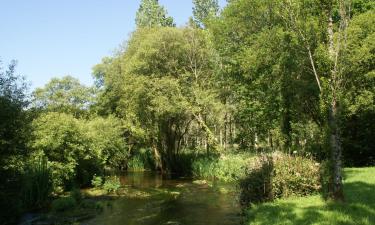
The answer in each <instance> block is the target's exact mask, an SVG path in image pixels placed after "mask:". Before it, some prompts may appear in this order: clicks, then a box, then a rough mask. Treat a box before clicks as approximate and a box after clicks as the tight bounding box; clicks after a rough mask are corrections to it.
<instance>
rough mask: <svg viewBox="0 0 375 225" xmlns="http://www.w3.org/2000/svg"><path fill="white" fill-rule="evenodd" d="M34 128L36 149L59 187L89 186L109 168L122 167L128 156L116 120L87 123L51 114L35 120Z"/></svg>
mask: <svg viewBox="0 0 375 225" xmlns="http://www.w3.org/2000/svg"><path fill="white" fill-rule="evenodd" d="M33 127H34V131H33V142H32V146H33V148H34V149H36V150H37V151H40V152H41V153H42V154H44V155H45V156H46V157H47V159H48V161H49V164H50V166H51V169H52V175H53V176H52V177H53V182H54V187H55V188H58V187H60V188H65V187H69V186H72V185H73V184H74V183H75V182H78V185H89V184H90V180H91V177H92V175H93V174H98V173H101V172H102V171H103V170H104V166H105V165H108V166H110V167H112V168H118V167H119V166H120V165H121V163H122V162H125V161H126V158H127V156H128V152H127V148H126V146H125V142H124V140H123V138H122V129H121V124H120V123H119V121H118V120H116V119H115V118H113V117H108V118H107V119H104V118H94V119H92V120H88V121H87V120H83V119H76V118H74V117H73V116H72V115H69V114H65V113H56V112H50V113H45V114H41V115H40V116H39V117H38V118H37V119H35V120H34V121H33Z"/></svg>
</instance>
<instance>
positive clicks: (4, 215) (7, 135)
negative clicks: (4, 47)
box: [0, 61, 29, 224]
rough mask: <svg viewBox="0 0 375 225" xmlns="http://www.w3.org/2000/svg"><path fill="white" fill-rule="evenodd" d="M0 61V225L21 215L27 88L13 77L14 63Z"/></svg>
mask: <svg viewBox="0 0 375 225" xmlns="http://www.w3.org/2000/svg"><path fill="white" fill-rule="evenodd" d="M1 66H2V65H1V62H0V209H1V210H0V221H1V222H0V224H8V222H9V223H15V222H16V221H14V219H16V218H17V216H18V215H17V214H18V213H20V212H19V210H20V208H19V204H20V202H18V201H19V200H20V196H19V195H20V188H21V181H20V177H21V176H20V173H21V172H22V171H21V170H22V168H23V166H24V162H25V158H26V157H27V155H28V153H29V152H28V151H27V140H28V137H29V123H28V115H27V113H26V112H25V108H26V107H27V106H28V101H27V88H28V85H27V84H26V82H25V80H24V78H22V77H21V76H18V75H17V74H16V70H15V69H16V61H12V62H11V63H10V65H9V66H8V68H6V69H3V68H2V67H1Z"/></svg>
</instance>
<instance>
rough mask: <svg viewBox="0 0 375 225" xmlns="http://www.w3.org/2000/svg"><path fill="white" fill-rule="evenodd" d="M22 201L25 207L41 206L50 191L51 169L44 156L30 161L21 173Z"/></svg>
mask: <svg viewBox="0 0 375 225" xmlns="http://www.w3.org/2000/svg"><path fill="white" fill-rule="evenodd" d="M22 189H23V191H22V193H23V202H24V205H25V206H26V207H27V208H34V207H37V208H38V207H42V206H43V204H44V203H46V202H47V200H48V197H49V195H50V194H51V192H52V189H53V186H52V178H51V170H50V168H49V167H48V165H47V160H46V159H45V158H40V159H39V160H37V161H36V162H31V163H29V165H28V166H27V168H26V171H25V174H24V175H23V187H22Z"/></svg>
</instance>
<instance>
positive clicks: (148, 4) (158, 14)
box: [135, 0, 175, 28]
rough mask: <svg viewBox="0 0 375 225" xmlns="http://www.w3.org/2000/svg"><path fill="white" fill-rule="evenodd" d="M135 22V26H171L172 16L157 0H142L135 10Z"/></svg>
mask: <svg viewBox="0 0 375 225" xmlns="http://www.w3.org/2000/svg"><path fill="white" fill-rule="evenodd" d="M135 23H136V24H137V27H140V28H142V27H158V26H162V27H173V26H175V24H174V22H173V18H172V17H170V16H167V11H166V10H165V9H164V7H163V6H161V5H159V2H158V0H142V1H141V5H140V6H139V9H138V11H137V15H136V19H135Z"/></svg>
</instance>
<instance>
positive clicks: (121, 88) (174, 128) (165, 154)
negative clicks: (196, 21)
mask: <svg viewBox="0 0 375 225" xmlns="http://www.w3.org/2000/svg"><path fill="white" fill-rule="evenodd" d="M214 56H215V54H214V51H213V49H212V47H211V46H210V42H209V39H208V37H207V35H206V33H204V31H201V30H195V29H191V28H183V29H177V28H151V29H139V30H137V31H135V32H134V33H133V35H132V37H131V39H130V40H129V42H128V45H127V47H126V49H124V51H123V52H121V53H119V55H118V56H117V57H115V58H114V59H113V60H112V61H111V63H110V64H106V65H102V66H103V67H104V68H105V69H102V71H104V72H105V75H104V81H105V82H104V84H105V91H104V92H103V98H104V99H107V102H108V103H110V104H109V105H107V106H106V105H103V108H111V109H113V111H112V113H116V115H118V116H119V117H120V118H121V120H122V123H123V124H124V127H125V130H126V134H127V135H126V139H128V140H129V142H131V143H136V146H137V147H143V146H146V147H148V148H152V149H153V151H154V154H155V157H157V156H156V155H157V154H158V155H159V156H160V158H161V159H158V160H155V161H157V164H163V166H162V167H163V169H165V170H168V171H170V172H176V173H179V172H180V171H182V170H180V169H179V167H178V163H177V161H176V160H179V159H181V157H182V156H181V157H179V153H181V152H182V149H183V148H187V149H188V148H189V147H190V148H189V149H193V148H194V147H195V146H194V145H195V143H194V142H193V140H194V139H193V138H194V137H195V135H196V136H199V138H200V139H203V138H205V137H204V135H205V134H207V135H208V142H209V143H208V144H210V145H211V147H212V149H215V145H217V141H216V139H215V137H214V135H213V134H212V131H211V129H212V127H209V126H208V125H211V124H209V123H214V121H216V120H218V119H216V118H215V117H214V115H220V114H221V108H220V106H221V103H220V100H219V99H218V98H217V97H218V94H217V93H216V92H215V89H214V88H213V82H214V79H215V73H214V65H215V58H214ZM186 136H190V137H191V139H190V140H191V141H190V142H189V143H187V144H185V143H184V142H183V139H184V138H185V137H186ZM205 139H206V138H205ZM155 150H156V151H155ZM159 167H160V165H159Z"/></svg>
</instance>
